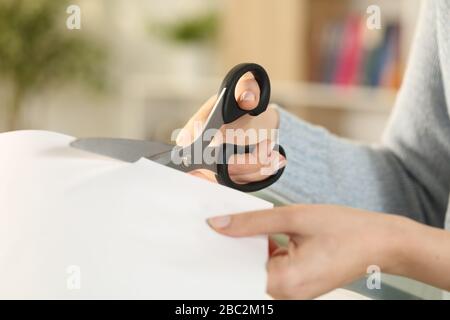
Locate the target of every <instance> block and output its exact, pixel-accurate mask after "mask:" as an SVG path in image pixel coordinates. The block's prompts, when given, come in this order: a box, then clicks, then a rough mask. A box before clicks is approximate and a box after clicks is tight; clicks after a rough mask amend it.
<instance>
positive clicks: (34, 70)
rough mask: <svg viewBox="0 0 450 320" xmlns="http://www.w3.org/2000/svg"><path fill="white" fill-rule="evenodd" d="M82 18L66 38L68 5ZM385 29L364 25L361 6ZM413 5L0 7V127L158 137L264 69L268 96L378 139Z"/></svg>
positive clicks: (25, 3)
mask: <svg viewBox="0 0 450 320" xmlns="http://www.w3.org/2000/svg"><path fill="white" fill-rule="evenodd" d="M71 4H76V5H78V6H79V7H80V9H81V30H69V29H67V27H66V19H67V18H68V17H69V14H68V13H66V9H67V7H68V6H69V5H71ZM374 4H375V5H378V6H379V7H380V9H381V18H382V19H381V23H382V27H381V29H379V30H369V29H367V28H366V19H367V17H368V16H369V15H368V14H367V13H366V10H367V8H368V6H369V5H374ZM419 7H420V0H395V1H389V0H376V1H375V0H371V1H365V0H354V1H351V0H314V1H312V0H284V1H282V2H280V1H276V0H264V1H259V0H246V1H239V0H210V1H201V0H166V1H162V0H133V1H126V0H77V1H75V0H72V1H65V0H58V1H56V0H0V18H1V19H0V131H7V130H13V129H46V130H54V131H58V132H62V133H67V134H70V135H74V136H121V137H132V138H154V139H165V140H167V138H168V137H169V136H170V135H169V133H171V131H172V129H173V128H178V127H181V126H182V125H183V124H184V123H185V121H186V120H187V119H188V118H189V117H190V116H191V115H192V113H193V112H194V111H195V110H196V109H197V108H198V107H199V106H200V105H201V104H202V103H203V102H204V101H205V100H206V99H207V98H208V97H209V96H211V95H212V94H214V93H215V92H216V90H217V89H218V86H219V84H220V82H221V79H222V77H223V76H224V74H225V72H226V71H228V69H229V68H230V67H231V66H233V65H235V64H237V63H240V62H244V61H248V62H257V63H260V64H262V65H263V66H264V67H265V68H266V69H267V70H268V72H269V75H270V77H271V79H272V87H273V94H272V101H273V102H277V103H279V104H280V105H281V106H283V107H284V108H286V109H288V110H290V111H292V112H293V113H296V114H298V115H299V116H301V117H303V118H304V119H306V120H308V121H311V122H313V123H317V124H320V125H323V126H325V127H327V128H328V129H329V130H331V131H332V132H335V133H338V134H340V135H343V136H345V137H350V138H355V139H358V140H362V141H368V142H373V141H377V140H378V139H379V137H380V133H381V131H382V129H383V127H384V124H385V121H386V118H387V116H388V115H389V112H390V110H391V108H392V105H393V103H394V100H395V95H396V91H397V89H398V87H399V85H400V83H401V77H402V73H403V70H404V67H405V64H406V61H407V56H408V52H409V47H410V44H411V40H412V36H413V33H414V27H415V24H416V18H417V14H418V11H419Z"/></svg>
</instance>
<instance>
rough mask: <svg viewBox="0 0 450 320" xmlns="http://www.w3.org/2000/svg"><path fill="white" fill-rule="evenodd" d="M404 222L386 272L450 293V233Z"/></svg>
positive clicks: (393, 243) (392, 242) (411, 222)
mask: <svg viewBox="0 0 450 320" xmlns="http://www.w3.org/2000/svg"><path fill="white" fill-rule="evenodd" d="M404 220H405V222H404V223H403V226H402V228H401V229H400V234H399V235H397V236H396V238H397V239H399V241H397V242H395V241H391V245H394V246H395V247H396V249H394V250H392V251H391V252H394V253H395V254H394V255H393V256H392V258H391V259H392V260H393V261H392V262H393V265H392V267H391V270H389V268H388V270H386V272H388V273H392V274H397V275H401V276H404V277H408V278H412V279H415V280H418V281H421V282H424V283H427V284H430V285H433V286H435V287H438V288H441V289H444V290H448V291H450V232H449V231H444V230H441V229H438V228H433V227H429V226H425V225H423V224H420V223H417V222H414V221H412V220H409V219H404Z"/></svg>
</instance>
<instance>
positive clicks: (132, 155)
mask: <svg viewBox="0 0 450 320" xmlns="http://www.w3.org/2000/svg"><path fill="white" fill-rule="evenodd" d="M70 145H71V146H72V147H74V148H77V149H81V150H85V151H89V152H93V153H97V154H101V155H104V156H108V157H111V158H115V159H119V160H122V161H126V162H136V161H137V160H139V159H141V158H149V159H151V158H152V157H155V156H158V155H159V154H164V153H167V152H169V151H171V150H172V149H173V147H174V146H173V145H171V144H166V143H162V142H154V141H146V140H132V139H115V138H84V139H77V140H74V141H72V142H71V143H70Z"/></svg>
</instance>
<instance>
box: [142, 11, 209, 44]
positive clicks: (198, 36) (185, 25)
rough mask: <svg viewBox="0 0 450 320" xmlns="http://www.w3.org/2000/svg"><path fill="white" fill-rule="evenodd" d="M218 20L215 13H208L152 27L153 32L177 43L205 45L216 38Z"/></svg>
mask: <svg viewBox="0 0 450 320" xmlns="http://www.w3.org/2000/svg"><path fill="white" fill-rule="evenodd" d="M217 27H218V19H217V15H216V14H215V13H207V14H204V15H201V16H197V17H187V18H185V19H182V20H179V21H176V22H173V23H168V24H161V25H156V26H155V25H153V26H151V28H150V29H151V31H152V32H153V33H156V34H157V35H159V36H161V37H162V38H165V39H167V40H170V41H172V42H175V43H182V44H188V43H205V42H208V41H211V40H213V39H214V38H215V36H216V34H217Z"/></svg>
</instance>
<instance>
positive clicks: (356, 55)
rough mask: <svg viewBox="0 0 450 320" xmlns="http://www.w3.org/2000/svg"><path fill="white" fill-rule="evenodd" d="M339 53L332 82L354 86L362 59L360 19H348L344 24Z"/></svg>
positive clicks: (354, 17)
mask: <svg viewBox="0 0 450 320" xmlns="http://www.w3.org/2000/svg"><path fill="white" fill-rule="evenodd" d="M342 41H343V43H342V47H341V52H340V53H339V55H338V60H337V68H336V73H335V78H334V82H335V83H337V84H340V85H351V84H354V83H355V82H356V80H357V77H358V71H359V67H360V64H361V58H362V51H363V50H362V22H361V18H360V17H356V16H353V17H350V18H349V19H348V21H347V22H346V24H345V27H344V32H343V39H342Z"/></svg>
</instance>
